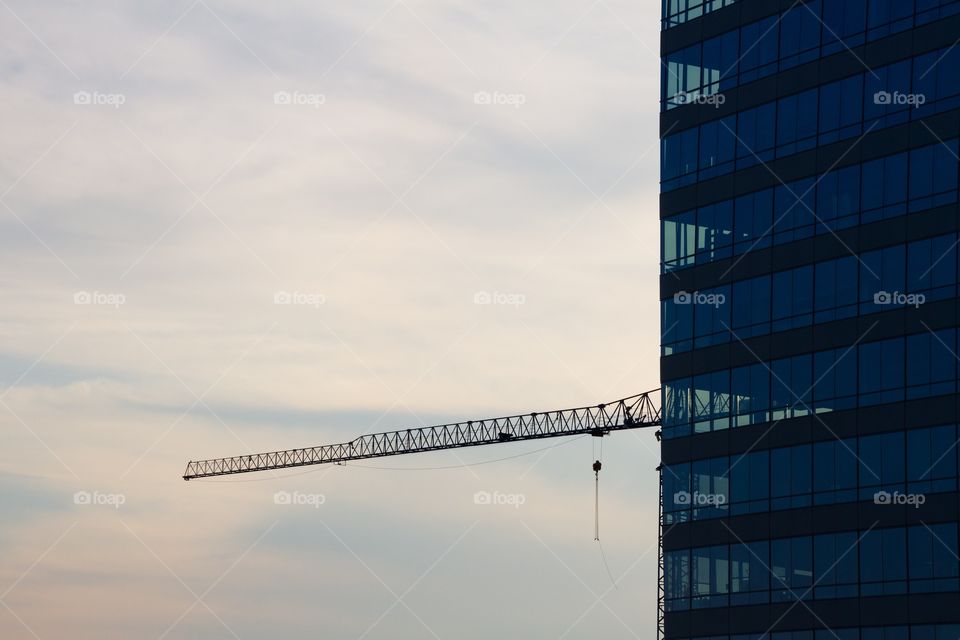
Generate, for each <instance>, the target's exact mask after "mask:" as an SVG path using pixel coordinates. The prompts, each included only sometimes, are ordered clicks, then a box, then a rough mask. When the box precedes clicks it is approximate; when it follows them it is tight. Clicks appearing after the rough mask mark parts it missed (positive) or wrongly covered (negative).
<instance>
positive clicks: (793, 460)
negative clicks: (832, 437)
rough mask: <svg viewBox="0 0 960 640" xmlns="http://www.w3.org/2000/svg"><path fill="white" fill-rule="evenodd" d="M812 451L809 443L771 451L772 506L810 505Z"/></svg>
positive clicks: (779, 507) (781, 507)
mask: <svg viewBox="0 0 960 640" xmlns="http://www.w3.org/2000/svg"><path fill="white" fill-rule="evenodd" d="M811 451H812V448H811V445H809V444H804V445H799V446H796V447H784V448H781V449H772V450H771V451H770V493H771V496H772V500H771V508H773V509H793V508H795V507H808V506H810V493H811V475H810V474H811V471H812V467H813V464H812V461H811Z"/></svg>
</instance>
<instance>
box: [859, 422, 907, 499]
mask: <svg viewBox="0 0 960 640" xmlns="http://www.w3.org/2000/svg"><path fill="white" fill-rule="evenodd" d="M859 462H860V464H859V465H858V466H859V469H860V499H861V500H873V501H877V498H876V494H877V493H878V492H886V493H890V494H892V493H895V492H900V493H903V491H904V486H903V481H904V465H905V456H904V432H903V431H895V432H893V433H883V434H879V435H875V436H863V437H861V438H860V456H859Z"/></svg>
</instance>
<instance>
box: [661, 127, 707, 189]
mask: <svg viewBox="0 0 960 640" xmlns="http://www.w3.org/2000/svg"><path fill="white" fill-rule="evenodd" d="M698 134H699V129H698V128H697V127H693V128H691V129H687V130H686V131H681V132H679V133H675V134H673V135H670V136H667V137H666V138H664V139H663V142H662V143H661V149H662V151H661V155H660V180H661V182H662V184H661V185H660V186H661V189H663V190H664V191H670V190H672V189H677V188H678V187H682V186H686V185H689V184H693V183H694V182H695V181H696V172H697V161H698V156H697V144H698V139H699V136H698Z"/></svg>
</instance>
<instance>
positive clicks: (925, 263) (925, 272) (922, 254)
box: [906, 234, 957, 306]
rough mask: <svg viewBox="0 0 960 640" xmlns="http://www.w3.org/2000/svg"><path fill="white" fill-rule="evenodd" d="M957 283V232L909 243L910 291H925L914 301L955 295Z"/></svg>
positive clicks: (943, 298)
mask: <svg viewBox="0 0 960 640" xmlns="http://www.w3.org/2000/svg"><path fill="white" fill-rule="evenodd" d="M956 284H957V239H956V235H955V234H950V235H946V236H937V237H936V238H927V239H926V240H918V241H916V242H911V243H910V244H908V245H907V288H906V291H907V293H912V294H918V293H922V294H923V298H922V299H921V298H916V297H915V298H914V305H917V306H918V305H919V304H923V303H924V302H927V301H930V300H945V299H947V298H952V297H953V296H954V295H955V292H956Z"/></svg>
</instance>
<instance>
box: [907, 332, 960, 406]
mask: <svg viewBox="0 0 960 640" xmlns="http://www.w3.org/2000/svg"><path fill="white" fill-rule="evenodd" d="M956 353H957V332H956V330H955V329H945V330H941V331H936V332H933V333H931V332H924V333H917V334H914V335H911V336H907V398H925V397H927V396H935V395H943V394H947V393H953V392H954V389H956V386H957V385H956V381H957V357H956Z"/></svg>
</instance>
